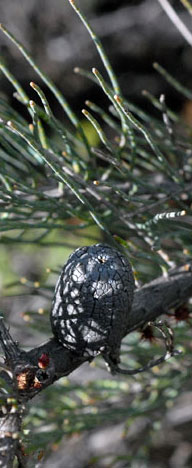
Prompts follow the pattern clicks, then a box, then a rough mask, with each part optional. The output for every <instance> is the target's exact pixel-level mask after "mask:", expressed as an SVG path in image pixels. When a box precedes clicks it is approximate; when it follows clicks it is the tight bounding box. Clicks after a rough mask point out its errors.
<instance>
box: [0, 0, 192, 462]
mask: <svg viewBox="0 0 192 468" xmlns="http://www.w3.org/2000/svg"><path fill="white" fill-rule="evenodd" d="M69 2H70V4H71V5H72V7H73V8H74V10H75V11H76V13H77V14H78V16H79V17H80V19H81V20H82V21H83V23H84V25H85V26H86V28H87V30H88V32H89V34H90V35H91V38H92V39H93V42H94V44H95V45H96V47H97V50H98V52H99V54H100V57H101V60H102V64H103V65H104V67H105V70H106V72H107V76H108V77H109V82H108V81H106V80H105V79H104V78H103V76H102V73H101V72H100V71H98V70H96V69H95V68H93V70H92V72H91V71H86V70H82V69H80V68H76V70H75V71H76V73H79V75H84V76H85V77H87V79H91V80H93V81H94V82H95V83H97V85H98V86H99V87H100V88H101V90H102V91H103V93H104V95H105V97H107V98H108V100H109V109H108V110H106V109H102V108H101V107H99V106H98V105H97V103H93V102H90V101H86V106H87V108H88V110H87V109H83V111H82V112H83V115H84V117H85V118H86V119H88V121H89V122H90V124H91V125H92V126H93V127H94V129H95V130H96V133H97V138H98V145H97V146H96V147H92V146H91V144H90V143H89V139H88V135H86V131H85V126H84V125H83V124H82V122H81V121H79V119H78V118H77V116H76V115H75V114H74V112H73V110H72V109H71V107H70V106H69V104H68V103H67V101H66V100H65V98H64V96H63V95H62V94H61V92H60V91H59V90H58V89H57V88H56V86H55V85H54V83H53V82H52V81H51V80H50V79H49V78H48V77H47V75H45V73H44V72H43V71H42V70H41V69H40V68H39V66H38V65H37V64H36V63H35V62H34V60H33V58H32V57H31V56H30V54H29V53H28V52H27V51H26V49H25V48H24V47H23V46H22V45H21V44H20V43H19V42H18V41H17V39H16V38H15V37H14V36H13V34H11V33H10V32H9V31H8V29H6V28H5V27H4V26H1V30H2V32H3V33H4V34H6V35H7V37H8V38H9V39H10V40H11V41H12V42H13V43H14V44H15V46H16V47H18V48H19V50H20V52H21V53H22V54H23V55H24V57H25V58H26V60H27V61H28V62H29V64H30V65H31V67H32V71H33V79H34V72H36V73H37V75H39V77H40V79H41V81H42V83H43V85H46V86H47V87H48V88H49V90H50V91H51V92H52V93H53V94H54V96H55V97H56V99H57V100H58V102H59V103H60V105H61V106H62V108H63V111H64V112H65V113H66V115H67V119H68V120H69V122H68V121H66V120H64V119H63V120H58V119H57V118H56V117H55V115H54V111H53V109H51V107H50V105H49V102H48V99H47V97H46V91H45V93H44V92H43V91H42V89H41V85H37V84H36V83H34V82H31V83H30V86H31V88H32V89H33V91H34V98H33V100H31V99H30V97H29V96H28V95H27V94H26V92H25V91H24V90H23V89H22V87H21V85H20V83H19V81H17V79H16V78H15V77H14V76H13V75H12V74H11V73H10V71H9V70H8V68H7V67H6V65H5V63H4V62H3V63H1V64H0V68H1V70H2V72H3V73H4V75H5V76H6V78H7V79H8V80H9V81H10V82H11V84H12V85H13V88H14V89H15V91H16V94H15V97H16V98H17V99H19V100H20V101H21V102H22V104H23V106H25V107H26V108H27V110H28V119H25V118H23V117H22V116H21V115H20V114H19V113H18V112H17V111H15V110H14V109H12V108H11V107H10V105H9V103H8V102H7V101H6V100H3V99H1V100H0V232H1V235H0V244H4V245H7V246H9V245H10V244H11V245H14V244H15V245H25V244H27V243H29V244H30V243H31V244H35V245H36V246H37V245H38V246H40V247H42V248H43V247H47V246H49V247H51V246H53V245H58V246H60V247H61V246H65V245H67V243H68V235H69V233H75V232H77V239H78V241H79V239H80V238H81V236H84V237H85V238H86V236H87V232H88V231H89V234H90V233H93V234H91V235H92V237H91V235H90V239H91V240H92V239H94V236H95V240H96V239H100V240H104V241H106V242H108V243H109V244H113V245H114V246H117V245H118V244H120V245H121V246H122V248H123V249H124V252H125V254H126V253H127V254H128V256H129V258H130V260H131V262H132V264H133V267H134V270H135V273H136V278H137V279H138V280H139V281H140V283H141V284H142V283H146V282H148V281H150V280H151V279H154V278H155V277H156V276H158V275H160V274H161V273H162V272H163V273H164V274H166V272H167V271H168V269H169V268H170V267H174V266H177V265H179V264H183V263H184V262H185V261H187V260H189V259H191V255H192V244H191V239H192V232H191V220H192V217H191V216H192V141H191V130H190V129H189V128H188V126H187V125H186V124H185V123H184V122H183V121H182V119H181V117H180V116H179V115H177V114H175V113H174V112H173V111H172V110H171V109H167V107H166V104H165V101H164V99H162V98H161V99H160V100H158V99H157V97H155V96H152V95H151V94H150V90H147V91H145V92H144V93H145V95H146V98H147V99H148V100H150V102H151V104H152V106H154V107H155V108H156V109H158V111H159V119H158V118H157V117H153V115H150V114H148V113H146V112H145V111H144V110H143V109H139V108H138V107H137V106H136V105H135V104H134V103H131V102H129V101H127V100H126V97H124V96H123V94H122V92H121V91H120V89H119V85H118V81H117V78H116V75H115V74H114V72H113V70H112V67H111V65H110V63H109V60H108V58H107V57H106V54H105V51H104V49H103V46H102V44H101V42H100V40H99V38H98V37H97V36H96V34H95V33H94V32H93V30H92V28H91V26H90V25H89V23H88V21H87V19H86V17H85V15H84V14H83V13H82V12H81V10H80V8H79V7H77V6H76V3H75V1H74V0H69ZM181 2H182V3H183V4H184V5H185V6H186V8H187V9H188V10H189V11H190V10H191V7H190V4H189V2H188V1H184V0H181ZM190 12H191V11H190ZM154 67H155V69H156V70H157V71H158V72H159V73H161V74H162V75H163V76H164V78H165V79H166V80H168V81H169V82H170V83H171V84H172V86H173V87H174V88H175V89H176V90H177V91H178V92H180V93H182V94H183V95H184V96H185V97H187V98H189V99H191V96H192V91H190V90H188V89H186V88H185V87H184V86H183V85H182V84H180V83H178V82H177V81H176V80H175V79H174V77H172V76H171V75H170V74H169V73H168V72H167V71H165V70H164V69H163V68H162V67H161V66H160V65H157V64H154ZM79 79H81V78H80V76H79ZM123 91H124V94H125V96H126V89H125V90H123ZM35 93H36V94H35ZM29 94H30V95H31V89H30V88H29ZM39 98H40V102H41V104H40V105H39ZM87 99H89V96H87ZM71 123H72V124H73V127H71V125H70V124H71ZM71 128H72V129H71ZM95 227H96V228H97V229H96V231H94V229H95ZM95 232H97V234H95ZM53 233H54V235H55V237H54V236H52V234H53ZM58 233H62V236H63V239H64V241H63V240H62V242H61V241H60V238H58V237H57V234H58ZM78 241H77V244H78ZM89 242H90V240H89ZM79 243H80V242H79ZM21 283H22V284H23V288H24V289H23V292H24V294H27V293H28V292H30V293H32V294H39V295H41V296H42V297H45V298H50V300H51V295H52V291H53V287H52V286H50V285H49V286H47V285H44V286H43V287H41V288H40V290H39V291H37V290H38V285H37V284H36V285H35V283H32V282H30V281H27V280H26V279H24V280H23V281H18V283H17V282H16V283H14V284H12V285H10V286H17V285H18V284H19V285H21ZM28 315H29V317H31V318H32V323H33V326H34V328H37V329H39V328H41V330H42V329H43V330H44V329H46V321H48V317H47V314H46V313H45V314H44V315H41V314H38V313H35V312H34V311H31V312H29V314H28ZM176 333H177V334H178V338H179V341H180V344H181V345H182V346H183V349H185V348H186V354H187V352H189V349H188V348H189V347H188V345H186V342H185V337H186V334H188V333H189V331H188V328H187V325H186V324H184V325H183V326H181V327H180V328H179V330H178V331H177V332H176ZM131 339H132V338H129V339H128V340H127V342H126V346H127V347H128V349H129V351H130V350H132V344H133V343H131ZM133 340H134V355H133V353H132V357H131V358H130V361H131V359H132V360H133V362H134V360H136V361H137V360H139V359H141V361H142V353H143V350H144V353H145V354H146V355H147V353H149V354H150V349H149V347H148V344H147V345H146V343H145V344H143V345H140V343H139V338H138V334H136V335H134V338H133ZM151 346H152V348H153V347H155V345H154V344H153V343H152V344H151ZM126 353H127V351H126ZM168 372H169V373H168ZM160 377H161V378H159V375H158V373H157V375H155V376H154V378H153V380H151V382H149V378H148V375H145V376H141V375H139V376H138V377H137V382H138V385H140V387H141V392H140V393H138V394H137V395H135V396H134V395H133V393H134V391H133V389H132V384H129V383H127V382H126V383H125V379H120V380H119V379H118V382H116V381H111V380H109V379H106V380H102V381H96V382H95V383H89V384H88V385H87V386H86V388H85V389H84V390H83V389H82V387H81V388H80V387H78V386H77V387H78V388H77V387H75V388H73V387H72V386H71V385H70V384H69V382H68V381H67V380H66V379H64V380H62V381H61V382H59V383H57V384H56V385H55V386H54V387H51V388H49V389H47V391H46V398H45V400H43V401H42V402H41V403H40V404H39V405H41V408H40V407H39V406H38V408H36V407H35V406H31V411H30V413H29V415H28V416H27V418H28V419H27V420H26V424H27V423H28V422H29V423H30V424H32V425H33V427H34V428H35V427H38V426H39V425H41V424H42V425H44V424H45V421H46V420H47V418H48V419H49V422H50V424H51V426H52V432H51V433H50V432H45V433H43V432H42V440H41V438H39V433H38V434H36V435H35V437H34V439H33V447H32V449H34V448H36V447H38V446H39V445H41V444H42V445H45V443H46V444H47V443H48V442H50V441H51V440H52V442H53V441H55V442H58V441H59V440H60V439H61V438H62V435H63V433H67V434H71V433H73V432H79V431H82V430H85V429H86V430H87V429H90V428H93V427H95V426H96V425H97V424H101V423H104V422H106V421H109V419H110V420H111V421H113V422H115V421H119V420H120V419H121V418H122V417H123V418H124V419H126V418H127V420H128V421H129V423H127V428H126V430H128V425H129V424H130V423H131V421H133V420H134V418H136V417H138V416H142V415H144V414H149V412H150V413H151V415H153V417H154V418H155V417H156V416H154V414H156V413H155V412H156V411H157V409H159V408H160V409H161V411H163V409H165V408H166V405H167V402H170V401H172V400H173V398H174V397H175V396H177V394H178V393H179V391H180V388H181V387H182V385H183V384H184V383H186V381H187V378H188V373H187V369H186V370H185V371H184V372H183V375H182V376H181V375H180V374H179V372H177V371H174V370H173V371H171V370H169V363H166V364H165V367H164V370H162V372H161V375H160ZM146 386H148V387H150V391H148V390H147V391H146V390H145V388H146ZM170 386H171V388H172V389H174V390H175V393H174V392H172V393H171V389H170ZM167 388H169V390H170V392H167ZM128 390H129V392H130V393H131V395H132V397H131V399H132V401H133V405H132V406H130V405H127V392H128ZM117 394H118V395H119V401H120V404H119V406H118V408H117V409H116V408H112V407H111V409H110V412H109V411H108V410H107V409H103V402H104V401H105V400H106V399H108V401H109V402H110V401H113V398H114V397H115V398H116V395H117ZM92 401H93V402H94V403H91V402H92ZM53 402H54V404H53ZM87 407H90V411H89V412H87V411H86V408H87ZM53 408H54V409H53ZM125 408H126V410H125ZM55 421H57V423H55ZM37 432H38V431H37ZM147 434H148V437H149V432H148V433H147ZM130 457H131V455H130V456H129V457H128V458H127V460H128V462H130ZM138 457H140V458H141V459H142V457H143V453H142V450H141V453H138ZM127 466H128V465H127Z"/></svg>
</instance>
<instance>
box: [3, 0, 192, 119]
mask: <svg viewBox="0 0 192 468" xmlns="http://www.w3.org/2000/svg"><path fill="white" fill-rule="evenodd" d="M80 4H81V7H82V9H83V10H84V12H85V13H86V14H87V16H88V18H89V20H90V23H91V25H92V27H93V29H94V30H95V31H96V32H97V34H98V35H99V37H100V38H101V40H102V43H103V45H104V47H105V50H106V53H107V54H108V56H109V58H110V61H111V63H112V66H113V68H114V70H115V72H116V74H117V76H118V78H119V82H120V85H121V87H122V90H123V93H124V94H125V95H126V97H127V98H128V99H130V100H132V101H133V102H135V103H137V104H139V105H142V106H144V107H145V108H148V109H150V111H151V105H150V104H149V103H148V101H147V100H146V99H145V98H144V97H142V96H141V91H142V90H143V89H147V90H149V91H150V92H151V93H152V94H155V96H157V97H159V95H160V94H161V93H165V94H166V99H167V104H168V105H170V106H171V107H172V108H174V109H176V110H178V109H181V108H182V106H183V98H182V97H181V96H179V94H178V93H177V92H176V91H174V90H173V89H172V88H171V87H170V86H169V85H168V84H167V83H166V82H165V81H164V79H163V78H162V77H160V76H159V75H158V73H157V72H156V71H155V70H154V69H153V67H152V64H153V62H154V61H158V62H159V63H160V64H161V65H162V66H164V67H165V68H166V69H167V70H168V71H169V72H170V73H171V74H173V75H174V76H175V78H177V79H178V80H181V82H182V83H183V84H184V85H186V86H188V85H189V87H190V73H191V68H192V65H191V64H192V60H191V55H192V52H191V49H190V47H189V46H188V44H187V43H186V42H185V40H184V39H183V37H182V36H181V35H180V34H179V32H178V31H177V30H176V28H175V27H174V25H173V24H172V23H171V22H170V20H169V19H168V18H167V17H166V15H165V13H164V12H163V11H162V9H161V7H160V5H159V3H158V2H157V1H154V0H144V1H129V2H127V1H123V0H121V1H119V2H115V1H112V2H107V1H102V2H99V1H97V0H95V1H92V2H88V1H82V2H80ZM175 4H176V7H177V10H178V11H179V9H180V17H181V19H183V20H184V21H185V23H186V24H189V23H190V18H189V15H188V13H187V11H186V10H185V9H184V8H183V7H182V5H181V4H179V5H178V2H175ZM1 21H2V22H3V23H4V24H5V25H6V26H7V27H8V28H9V29H10V30H11V31H12V32H13V33H14V34H15V36H16V37H17V38H18V39H19V40H21V42H22V43H23V44H24V45H25V46H26V48H27V49H28V50H29V51H30V53H31V55H32V56H33V58H34V59H35V60H36V62H37V63H38V64H39V66H40V67H41V68H42V69H43V71H44V72H46V73H47V74H48V75H49V77H51V78H52V79H53V80H54V82H55V83H56V84H57V86H58V87H59V88H60V89H61V91H62V92H63V93H64V95H65V97H66V98H67V99H68V100H69V102H70V103H71V105H72V106H73V108H74V110H75V111H76V112H78V113H80V110H81V108H82V107H83V106H84V101H85V99H90V100H94V101H96V102H97V104H100V105H102V106H103V105H104V106H105V105H107V102H106V99H105V98H104V96H103V93H102V91H101V90H100V89H98V87H96V86H95V85H94V84H93V83H92V82H90V81H89V80H87V79H86V78H82V77H79V76H77V75H76V74H75V73H74V72H73V68H74V67H75V66H80V67H83V68H86V69H88V70H89V71H90V70H91V68H92V67H93V66H94V67H98V68H99V70H101V71H102V72H104V70H103V66H102V64H101V61H100V59H99V57H98V53H97V51H96V49H95V46H94V44H93V43H92V41H91V39H90V37H89V35H88V32H87V31H86V29H85V28H84V26H83V25H82V24H81V22H80V20H79V18H78V17H77V16H76V14H75V12H74V10H73V9H72V8H71V6H70V5H69V3H68V2H67V1H66V2H63V1H61V0H60V1H57V2H56V3H54V4H53V2H52V1H51V0H46V2H44V1H41V0H39V1H37V0H32V1H31V2H30V3H28V2H25V1H24V0H22V1H19V0H16V1H15V2H14V3H13V2H12V1H11V0H8V1H6V2H4V3H3V4H2V5H1ZM0 46H1V54H2V55H3V57H4V59H5V60H6V62H7V65H8V66H9V68H10V70H11V71H12V73H13V74H14V75H15V76H16V77H17V78H18V79H19V80H20V82H21V84H22V85H23V86H24V88H25V89H26V90H27V92H28V93H29V95H30V96H31V98H36V96H35V97H34V93H33V91H32V90H31V89H30V88H29V82H30V81H31V80H34V81H36V82H38V83H39V84H40V85H41V86H42V83H41V82H40V80H39V77H36V74H35V73H34V71H33V70H32V69H31V67H30V66H29V64H28V63H27V62H26V61H25V60H24V59H23V58H22V56H21V54H20V52H19V51H18V50H17V49H16V48H15V47H14V46H13V45H12V44H11V43H10V42H9V41H8V40H7V38H5V37H4V36H3V34H1V36H0ZM0 84H1V89H3V90H4V91H5V92H6V93H8V94H10V95H11V93H12V86H11V85H9V83H8V82H7V80H6V79H5V78H4V77H1V80H0ZM42 88H43V89H44V91H45V92H46V95H47V97H48V99H49V102H50V104H51V106H52V108H53V109H54V111H55V112H56V114H57V115H59V114H60V113H61V110H60V107H59V105H58V103H56V102H55V99H54V98H53V97H52V96H51V95H50V93H49V91H48V90H47V89H45V87H44V85H43V86H42ZM14 101H15V100H14ZM20 108H21V106H20Z"/></svg>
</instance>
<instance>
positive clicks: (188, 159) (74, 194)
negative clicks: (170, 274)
mask: <svg viewBox="0 0 192 468" xmlns="http://www.w3.org/2000/svg"><path fill="white" fill-rule="evenodd" d="M172 4H173V5H174V6H175V7H176V10H177V11H178V13H179V15H180V17H181V18H182V19H183V20H184V21H185V23H186V24H190V21H191V19H190V15H189V12H188V11H187V9H186V8H185V7H184V5H183V4H182V2H178V1H175V2H172ZM81 7H82V9H83V11H84V12H85V14H86V15H87V17H88V18H89V20H90V22H91V25H92V27H93V29H94V31H95V32H97V34H98V36H99V37H100V39H101V40H102V43H103V45H104V49H105V51H106V53H107V56H108V57H109V59H110V62H111V64H112V67H113V69H114V71H115V73H116V76H117V77H118V82H119V84H120V88H121V90H122V93H123V95H124V96H125V99H123V100H122V102H120V105H122V107H121V106H120V105H119V104H118V103H117V102H116V101H115V100H114V92H112V91H111V88H109V86H111V85H110V82H109V79H108V68H106V67H104V66H103V64H101V60H100V58H99V55H98V52H97V51H96V48H95V46H94V43H93V41H92V40H91V38H90V36H89V35H88V34H87V31H86V29H85V27H84V26H83V24H82V22H81V21H79V18H78V16H77V15H75V12H74V10H73V9H72V8H71V6H70V4H69V3H68V2H63V1H57V2H56V4H54V3H53V2H51V1H50V0H46V2H44V1H41V0H38V1H36V0H33V1H32V0H31V1H30V3H28V2H24V1H21V0H20V1H19V0H15V1H14V3H13V2H12V1H9V0H6V2H4V3H3V5H1V21H2V23H3V24H5V25H6V26H7V27H8V29H9V31H11V32H12V33H13V34H14V36H15V37H16V38H17V39H18V40H19V41H21V42H22V43H23V44H24V45H25V47H26V49H27V50H28V51H29V52H30V56H31V57H33V59H34V60H35V62H36V63H37V64H38V66H39V67H40V68H41V70H42V71H43V72H44V73H47V75H48V76H49V77H50V78H51V79H52V80H53V81H54V83H55V84H56V86H57V87H58V88H59V90H60V91H61V92H62V93H63V95H64V96H65V98H67V101H68V103H69V105H70V106H71V108H72V109H73V112H74V115H75V119H78V120H77V121H76V125H74V124H73V122H72V121H70V119H69V117H67V116H66V114H65V112H63V109H62V107H63V108H66V105H65V104H63V105H60V104H59V102H58V98H57V97H58V96H57V95H56V96H55V95H53V92H52V90H51V87H50V85H49V84H48V86H47V85H46V83H45V79H42V77H41V78H40V77H39V76H38V75H37V74H36V73H35V71H34V69H33V68H31V67H30V65H29V63H27V61H26V60H25V58H24V57H23V55H22V53H21V51H20V50H19V49H18V48H17V47H15V44H13V43H12V42H11V41H8V40H7V37H6V35H3V34H1V37H0V46H1V57H2V63H3V67H5V68H4V73H5V71H6V73H7V70H9V72H11V73H12V74H13V76H14V77H15V78H14V79H16V80H18V82H19V83H20V85H21V87H22V89H21V88H18V83H17V81H14V83H15V86H16V90H17V96H16V97H17V99H16V98H15V97H13V83H11V82H10V80H11V75H10V73H9V76H8V78H9V79H7V78H6V77H5V75H4V74H3V73H2V74H1V76H0V82H1V92H0V95H1V118H2V119H3V121H2V122H1V128H0V145H1V147H0V151H1V152H0V158H1V187H0V190H1V205H0V208H1V220H0V227H1V237H0V258H1V261H0V280H1V296H2V297H1V305H0V306H1V310H2V311H3V313H4V315H5V316H6V319H7V321H8V323H9V324H10V326H11V330H13V333H14V337H15V339H17V340H18V341H19V342H20V343H21V344H22V345H23V346H25V347H29V346H35V344H38V343H40V342H41V341H43V340H44V339H46V338H47V337H49V336H50V335H51V330H50V325H49V311H50V307H51V299H52V295H53V290H54V284H55V282H56V279H57V275H58V273H59V270H60V267H61V266H62V265H63V264H64V262H65V260H66V259H67V257H68V255H69V253H70V252H71V251H73V250H74V248H76V247H79V246H81V245H87V244H92V243H95V242H98V241H106V242H108V243H114V242H117V245H118V242H119V243H120V244H121V246H123V247H125V252H127V254H128V256H129V258H130V260H131V262H132V265H133V267H134V270H135V277H136V280H137V281H138V285H142V284H144V283H147V282H148V281H150V280H152V279H154V278H155V277H157V276H158V275H161V274H162V273H164V274H165V273H166V272H167V271H168V269H169V268H170V267H175V266H178V265H180V264H182V263H184V262H185V261H189V260H191V203H192V200H191V182H192V180H191V177H192V149H191V118H192V114H191V113H192V107H191V97H192V92H191V91H190V89H188V87H190V83H191V67H192V65H191V64H192V60H191V58H192V57H191V54H192V51H191V48H190V46H189V45H188V44H186V43H185V41H184V39H183V38H182V36H181V35H180V34H179V32H178V31H177V30H176V28H175V27H174V26H173V25H172V23H171V22H170V20H169V19H168V18H167V17H166V15H165V13H164V12H163V11H162V9H161V7H160V5H159V3H158V2H154V0H153V1H152V0H145V1H119V2H118V4H117V2H115V1H111V2H108V1H107V0H102V2H100V1H97V0H92V2H89V1H86V0H82V1H81ZM154 61H155V62H158V63H160V65H161V66H163V67H164V68H165V69H166V70H167V71H168V72H169V73H170V74H171V75H172V76H173V77H174V79H176V80H179V81H180V82H181V83H182V85H181V86H179V85H178V83H177V84H176V83H175V82H174V80H171V81H172V83H168V81H167V80H166V79H165V77H163V76H162V74H161V73H157V70H155V69H154V68H153V66H152V64H153V62H154ZM74 67H82V68H83V69H86V70H88V71H89V72H91V68H92V67H96V68H98V69H99V71H100V72H101V74H102V75H101V76H99V75H98V76H97V75H96V74H94V75H93V74H92V78H93V79H92V80H90V79H88V78H87V76H80V75H79V73H74V72H73V68H74ZM104 80H106V81H104ZM31 81H33V82H35V83H36V84H37V85H39V86H40V89H39V88H38V87H36V91H37V94H39V96H37V94H36V93H35V87H33V88H34V89H32V88H30V86H29V82H31ZM106 83H107V84H106ZM98 84H99V86H98ZM102 85H103V87H104V92H103V89H102ZM176 87H177V88H178V87H180V92H178V89H176ZM143 90H147V91H148V92H149V93H151V94H150V95H146V93H145V95H143V94H142V91H143ZM43 93H45V96H44V94H43ZM18 94H19V96H20V99H18ZM162 94H164V95H165V103H164V101H163V100H162V101H161V102H160V101H159V96H160V95H162ZM151 96H152V97H151ZM39 97H40V98H39ZM28 98H29V99H33V100H34V102H35V105H34V104H30V105H29V101H28ZM109 98H110V101H111V102H110V101H109ZM46 99H47V101H46ZM87 99H89V101H91V102H94V104H91V103H87V107H86V108H88V111H89V112H90V114H89V115H87V117H89V119H86V115H85V114H84V115H82V113H81V109H82V107H85V103H84V101H85V100H87ZM21 101H22V102H21ZM24 104H25V105H24ZM48 104H49V106H50V108H51V111H50V109H49V108H48ZM96 106H99V107H96ZM109 106H111V107H109ZM67 109H69V108H68V107H67ZM127 109H128V110H131V111H132V112H133V115H130V116H129V115H127V114H126V112H127ZM52 113H53V114H54V115H53V114H52ZM93 116H94V118H96V119H97V120H96V122H95V121H94V119H93ZM165 117H166V118H167V120H166V119H165ZM134 118H136V119H138V120H137V121H135V120H134ZM90 119H91V120H92V123H91V122H90ZM163 119H164V120H163ZM10 120H11V121H12V122H13V123H14V125H15V127H14V126H12V127H11V126H7V124H6V122H7V121H10ZM72 120H73V121H74V119H72ZM167 122H168V123H167ZM31 124H32V125H33V127H31V126H30V125H31ZM92 124H94V125H95V127H96V130H95V128H93V125H92ZM42 128H43V129H44V132H43V130H42ZM170 129H171V131H170ZM82 132H83V133H84V137H82ZM50 164H51V165H50ZM78 197H80V198H78ZM183 212H185V213H186V214H185V216H184V217H183V216H182V217H181V216H180V214H181V213H183ZM169 213H173V216H174V218H173V220H172V221H171V220H170V216H169ZM159 215H161V216H162V217H163V219H162V220H160V216H159ZM114 236H115V237H114ZM115 239H116V240H115ZM183 309H184V310H185V311H186V314H185V315H182V317H181V318H183V317H184V318H185V319H186V320H178V317H175V311H170V313H171V314H173V315H171V316H170V319H169V320H170V323H171V325H172V326H173V328H174V330H175V336H176V344H177V346H179V347H180V349H182V351H183V354H182V356H181V357H180V358H177V359H175V358H174V359H172V360H171V362H168V363H166V364H165V365H163V366H161V367H160V368H155V369H153V370H151V371H150V372H147V373H144V374H143V375H138V376H135V377H134V378H131V379H128V378H124V377H121V378H120V377H119V376H118V378H117V379H116V378H115V377H114V376H113V377H112V376H108V375H107V372H106V369H105V368H104V364H103V363H102V362H100V360H99V359H97V360H96V362H95V363H94V364H93V365H91V366H88V365H84V366H82V367H81V368H80V369H79V370H78V371H75V372H74V373H73V374H72V375H71V376H70V377H69V379H67V378H64V379H61V380H60V381H59V382H57V383H56V384H54V385H53V386H51V387H50V388H48V389H47V390H46V391H45V392H44V394H43V395H40V396H39V397H37V398H36V399H35V400H34V401H33V402H31V404H30V407H29V413H28V415H27V416H26V418H25V428H24V433H25V438H26V444H27V447H28V450H29V452H30V453H31V457H32V461H31V466H43V467H46V468H48V467H51V466H53V464H54V465H55V466H56V467H58V468H59V467H63V466H66V467H68V468H86V467H87V468H88V467H91V466H93V467H98V468H100V467H101V468H102V467H114V468H125V467H129V466H130V467H131V468H145V467H149V468H150V467H154V466H156V467H157V468H172V467H174V468H181V467H190V466H192V446H191V426H192V411H191V407H192V405H191V403H192V392H191V373H190V366H191V364H190V353H191V327H190V325H191V319H190V313H191V304H187V305H186V304H185V305H183ZM158 352H159V340H158V339H157V340H155V339H152V340H141V333H140V332H135V333H133V334H131V335H130V336H129V337H127V338H126V339H125V342H124V344H123V348H122V359H123V361H124V363H125V364H127V365H128V366H129V367H132V366H133V367H135V365H136V363H141V364H143V363H144V358H145V362H146V360H147V359H149V358H151V357H152V356H153V354H157V353H158ZM38 463H39V464H40V463H41V465H38Z"/></svg>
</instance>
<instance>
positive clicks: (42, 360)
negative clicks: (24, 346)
mask: <svg viewBox="0 0 192 468" xmlns="http://www.w3.org/2000/svg"><path fill="white" fill-rule="evenodd" d="M48 365H49V356H48V354H46V353H42V354H41V356H40V357H39V359H38V366H39V367H40V369H46V368H47V367H48Z"/></svg>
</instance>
